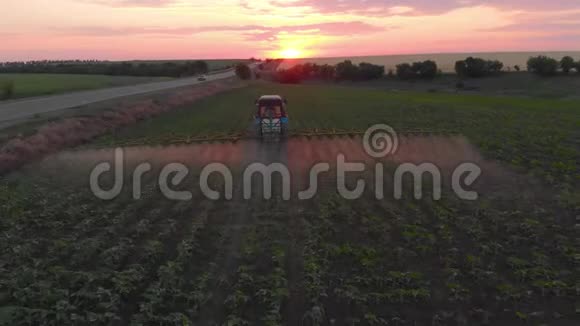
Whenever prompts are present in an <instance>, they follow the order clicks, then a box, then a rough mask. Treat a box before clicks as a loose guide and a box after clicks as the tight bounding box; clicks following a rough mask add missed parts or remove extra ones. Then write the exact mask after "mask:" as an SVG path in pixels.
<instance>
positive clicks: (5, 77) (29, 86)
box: [0, 74, 170, 98]
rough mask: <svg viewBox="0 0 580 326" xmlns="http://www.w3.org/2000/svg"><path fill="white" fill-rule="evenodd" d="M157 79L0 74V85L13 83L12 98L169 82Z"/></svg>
mask: <svg viewBox="0 0 580 326" xmlns="http://www.w3.org/2000/svg"><path fill="white" fill-rule="evenodd" d="M169 79H170V78H159V77H128V76H104V75H67V74H0V85H3V84H4V83H6V82H13V83H14V94H13V96H12V98H22V97H30V96H40V95H50V94H59V93H66V92H73V91H81V90H91V89H98V88H106V87H115V86H126V85H135V84H141V83H147V82H153V81H163V80H169Z"/></svg>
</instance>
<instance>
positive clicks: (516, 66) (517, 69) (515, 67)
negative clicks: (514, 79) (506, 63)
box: [514, 65, 522, 71]
mask: <svg viewBox="0 0 580 326" xmlns="http://www.w3.org/2000/svg"><path fill="white" fill-rule="evenodd" d="M514 70H515V71H520V70H522V68H520V66H519V65H515V66H514Z"/></svg>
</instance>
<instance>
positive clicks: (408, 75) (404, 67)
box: [396, 63, 415, 80]
mask: <svg viewBox="0 0 580 326" xmlns="http://www.w3.org/2000/svg"><path fill="white" fill-rule="evenodd" d="M396 69H397V77H399V78H400V79H403V80H408V79H413V78H415V72H414V71H413V67H412V66H411V65H410V64H408V63H401V64H398V65H397V67H396Z"/></svg>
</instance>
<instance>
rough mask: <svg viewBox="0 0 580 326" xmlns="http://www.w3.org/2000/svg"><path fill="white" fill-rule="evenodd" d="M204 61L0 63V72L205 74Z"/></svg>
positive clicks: (141, 74) (179, 75)
mask: <svg viewBox="0 0 580 326" xmlns="http://www.w3.org/2000/svg"><path fill="white" fill-rule="evenodd" d="M208 71H209V65H208V64H207V62H205V61H201V60H197V61H183V62H180V61H167V62H110V61H96V60H86V61H81V60H74V61H28V62H4V63H0V73H51V74H85V75H113V76H151V77H184V76H193V75H198V74H205V73H207V72H208Z"/></svg>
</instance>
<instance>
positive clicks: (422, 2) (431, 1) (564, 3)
mask: <svg viewBox="0 0 580 326" xmlns="http://www.w3.org/2000/svg"><path fill="white" fill-rule="evenodd" d="M269 3H270V4H271V5H272V6H274V7H278V8H302V9H304V10H305V11H307V12H311V13H319V14H359V15H367V16H393V15H416V14H441V13H444V12H448V11H451V10H453V9H457V8H461V7H476V6H480V5H486V6H494V7H498V8H505V9H508V8H509V9H522V10H535V9H548V10H560V9H574V8H579V7H580V5H579V3H578V0H558V1H546V0H511V1H506V0H325V1H319V0H271V1H270V2H269ZM246 7H247V6H246ZM247 8H248V7H247ZM401 8H405V9H403V10H401Z"/></svg>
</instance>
